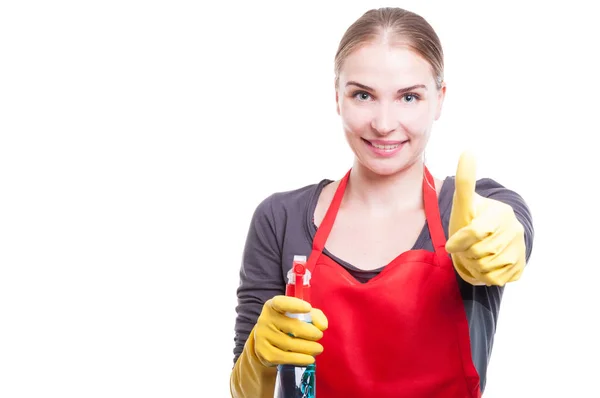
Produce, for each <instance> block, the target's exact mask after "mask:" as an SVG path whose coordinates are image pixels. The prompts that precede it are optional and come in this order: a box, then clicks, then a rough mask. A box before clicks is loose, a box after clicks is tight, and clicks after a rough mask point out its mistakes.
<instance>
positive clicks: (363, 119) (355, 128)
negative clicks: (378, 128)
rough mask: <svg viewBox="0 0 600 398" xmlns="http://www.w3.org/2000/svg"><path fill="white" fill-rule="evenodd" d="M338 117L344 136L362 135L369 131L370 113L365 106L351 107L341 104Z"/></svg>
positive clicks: (350, 105)
mask: <svg viewBox="0 0 600 398" xmlns="http://www.w3.org/2000/svg"><path fill="white" fill-rule="evenodd" d="M340 115H341V118H342V123H343V125H344V130H345V131H346V134H350V135H363V134H364V133H365V131H369V130H370V129H371V127H370V126H371V120H372V116H371V112H370V111H369V109H368V108H367V107H366V106H362V107H359V106H352V104H348V103H346V104H341V107H340Z"/></svg>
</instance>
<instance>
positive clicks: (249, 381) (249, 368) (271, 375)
mask: <svg viewBox="0 0 600 398" xmlns="http://www.w3.org/2000/svg"><path fill="white" fill-rule="evenodd" d="M254 343H255V342H254V328H253V329H252V331H251V332H250V335H249V336H248V340H246V344H245V345H244V350H243V351H242V354H241V355H240V356H239V358H238V360H237V361H236V363H235V365H234V367H233V370H232V372H231V377H230V380H229V387H230V390H231V396H232V398H250V397H252V398H273V393H274V391H275V379H276V378H277V367H267V366H265V365H263V363H262V362H261V361H260V359H258V357H257V356H256V352H255V350H254Z"/></svg>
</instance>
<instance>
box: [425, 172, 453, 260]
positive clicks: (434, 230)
mask: <svg viewBox="0 0 600 398" xmlns="http://www.w3.org/2000/svg"><path fill="white" fill-rule="evenodd" d="M423 171H424V173H423V174H424V175H423V198H424V202H425V217H426V218H427V227H428V228H429V234H430V235H431V242H432V244H433V249H434V250H435V254H436V257H437V261H438V265H440V266H441V265H443V264H447V263H448V261H449V259H448V253H447V252H446V234H445V233H444V227H443V224H442V218H441V216H440V208H439V205H438V197H437V192H436V190H435V181H434V179H433V176H432V175H431V173H430V172H429V170H428V169H427V167H426V166H424V170H423Z"/></svg>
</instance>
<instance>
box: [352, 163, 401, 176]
mask: <svg viewBox="0 0 600 398" xmlns="http://www.w3.org/2000/svg"><path fill="white" fill-rule="evenodd" d="M359 163H360V165H361V166H362V167H363V168H365V169H367V170H369V171H370V172H371V173H373V174H375V175H378V176H383V177H385V176H390V175H394V174H397V173H399V172H401V171H403V170H406V169H407V168H409V167H410V164H409V163H407V162H398V161H396V162H389V161H387V162H382V161H373V160H368V161H366V162H363V161H359Z"/></svg>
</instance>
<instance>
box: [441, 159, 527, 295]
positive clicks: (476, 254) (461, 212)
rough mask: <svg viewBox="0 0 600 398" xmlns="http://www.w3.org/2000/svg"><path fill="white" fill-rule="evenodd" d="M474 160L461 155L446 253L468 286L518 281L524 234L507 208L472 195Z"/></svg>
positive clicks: (519, 224) (501, 204)
mask: <svg viewBox="0 0 600 398" xmlns="http://www.w3.org/2000/svg"><path fill="white" fill-rule="evenodd" d="M475 175H476V174H475V159H474V157H473V156H472V155H471V154H469V153H463V154H462V155H461V157H460V160H459V162H458V168H457V171H456V186H455V190H454V197H453V200H452V212H451V214H450V224H449V227H448V235H449V239H448V242H447V243H446V251H447V252H448V253H450V255H451V257H452V261H453V263H454V267H455V269H456V271H457V272H458V274H459V275H460V277H461V278H462V279H464V280H465V281H467V282H468V283H470V284H472V285H488V286H491V285H499V286H504V285H505V284H506V283H508V282H513V281H516V280H518V279H519V278H520V277H521V274H522V273H523V269H524V268H525V231H524V228H523V226H522V225H521V223H520V222H519V221H518V220H517V218H516V216H515V213H514V211H513V209H512V207H510V206H509V205H507V204H505V203H503V202H500V201H497V200H494V199H488V198H484V197H482V196H481V195H478V194H477V193H476V192H475V183H476V179H475Z"/></svg>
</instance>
